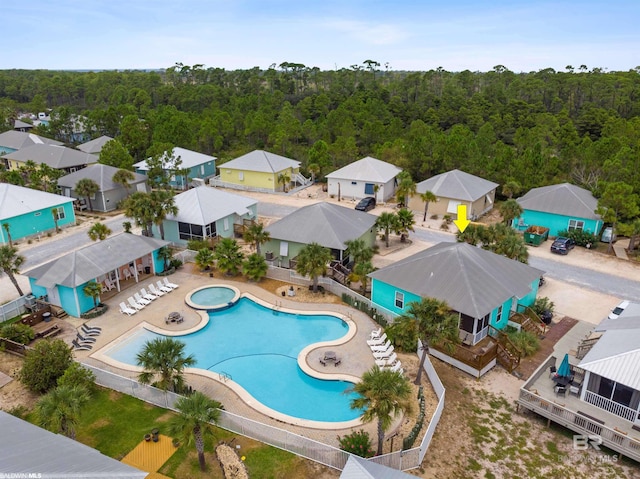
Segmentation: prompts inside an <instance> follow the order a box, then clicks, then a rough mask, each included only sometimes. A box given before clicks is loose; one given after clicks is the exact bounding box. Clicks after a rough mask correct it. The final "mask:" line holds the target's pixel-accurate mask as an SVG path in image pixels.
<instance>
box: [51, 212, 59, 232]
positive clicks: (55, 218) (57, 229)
mask: <svg viewBox="0 0 640 479" xmlns="http://www.w3.org/2000/svg"><path fill="white" fill-rule="evenodd" d="M51 216H53V224H54V225H56V233H60V227H59V226H58V220H59V219H60V217H59V216H58V208H52V209H51Z"/></svg>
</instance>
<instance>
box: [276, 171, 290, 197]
mask: <svg viewBox="0 0 640 479" xmlns="http://www.w3.org/2000/svg"><path fill="white" fill-rule="evenodd" d="M290 181H291V175H289V173H287V172H286V171H283V172H282V173H280V174H279V175H278V184H280V183H282V190H283V191H284V192H285V193H286V192H287V185H288V184H289V182H290Z"/></svg>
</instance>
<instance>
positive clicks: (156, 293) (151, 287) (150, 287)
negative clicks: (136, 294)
mask: <svg viewBox="0 0 640 479" xmlns="http://www.w3.org/2000/svg"><path fill="white" fill-rule="evenodd" d="M149 291H151V294H155V295H156V296H157V297H158V298H159V297H160V296H164V295H165V294H166V293H165V292H164V291H159V290H158V289H157V288H156V287H155V285H154V284H153V283H151V284H149Z"/></svg>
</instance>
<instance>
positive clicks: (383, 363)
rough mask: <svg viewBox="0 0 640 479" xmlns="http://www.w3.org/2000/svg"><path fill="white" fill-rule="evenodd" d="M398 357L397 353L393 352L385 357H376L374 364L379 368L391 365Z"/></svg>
mask: <svg viewBox="0 0 640 479" xmlns="http://www.w3.org/2000/svg"><path fill="white" fill-rule="evenodd" d="M397 359H398V355H397V354H396V353H395V352H394V353H393V354H392V355H391V356H389V357H388V358H387V359H376V364H377V365H378V366H380V367H381V368H384V367H389V366H393V365H394V363H395V362H396V360H397Z"/></svg>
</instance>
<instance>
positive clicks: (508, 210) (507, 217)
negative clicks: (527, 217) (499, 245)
mask: <svg viewBox="0 0 640 479" xmlns="http://www.w3.org/2000/svg"><path fill="white" fill-rule="evenodd" d="M498 210H499V211H500V214H501V215H502V219H503V220H504V224H506V225H509V226H511V223H512V221H513V220H514V219H516V218H519V217H520V215H522V212H523V210H522V206H520V204H519V203H518V202H517V201H516V200H512V199H509V200H507V201H505V202H504V203H501V204H500V206H499V207H498Z"/></svg>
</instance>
